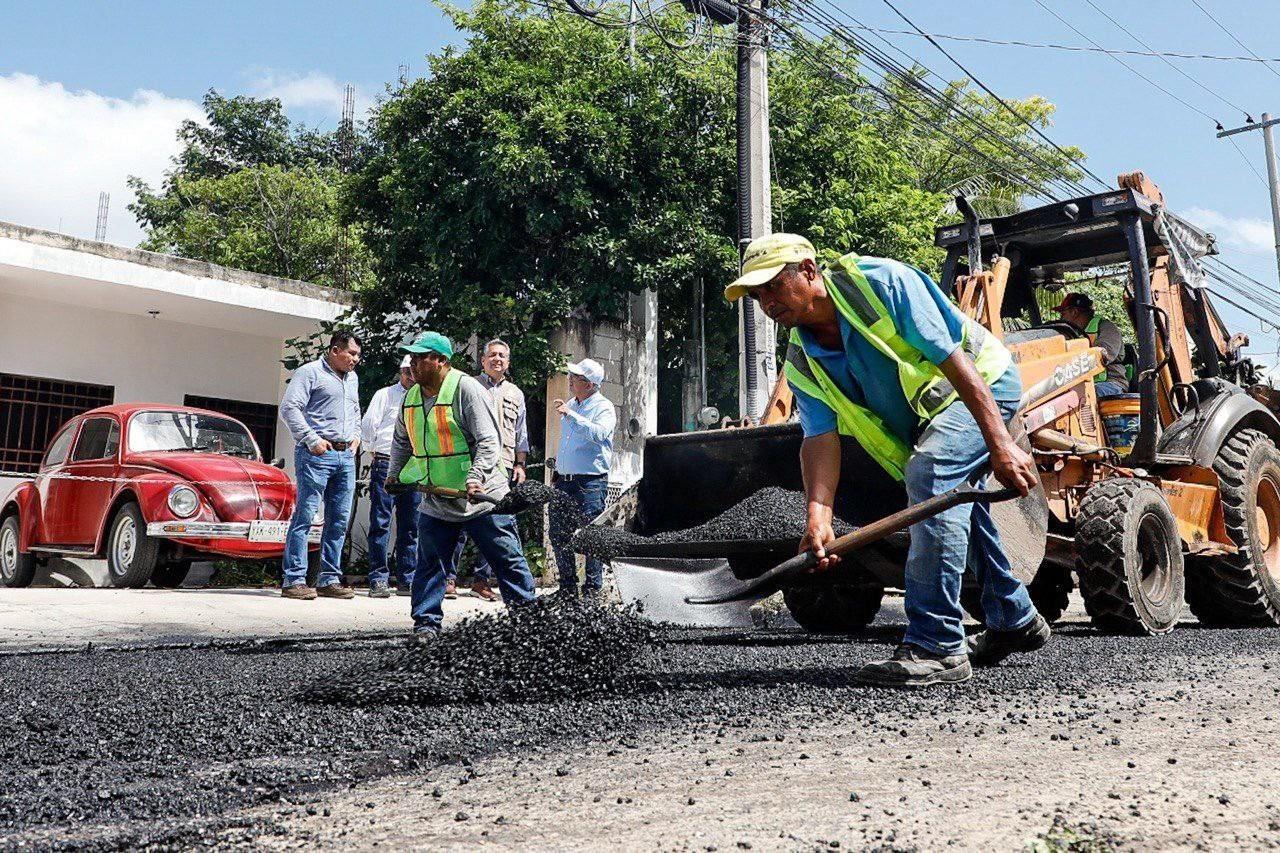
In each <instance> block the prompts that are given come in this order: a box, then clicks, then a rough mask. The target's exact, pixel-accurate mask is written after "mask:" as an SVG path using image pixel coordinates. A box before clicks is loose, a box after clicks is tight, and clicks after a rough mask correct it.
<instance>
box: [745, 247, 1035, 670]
mask: <svg viewBox="0 0 1280 853" xmlns="http://www.w3.org/2000/svg"><path fill="white" fill-rule="evenodd" d="M742 296H750V297H751V298H753V299H755V300H757V301H758V302H759V303H760V307H761V308H762V309H763V310H764V312H765V313H766V314H768V315H769V316H770V317H771V318H773V319H774V320H775V321H777V322H779V323H781V324H783V325H784V326H787V327H789V328H790V329H791V344H790V347H789V348H788V352H787V363H786V368H785V369H786V375H787V379H788V382H789V384H790V386H791V388H792V390H793V391H794V393H795V398H796V402H797V406H798V408H799V412H800V422H801V425H802V427H803V430H804V442H803V444H802V446H801V451H800V466H801V470H802V473H803V477H804V487H805V494H806V497H807V500H808V532H807V534H806V536H805V538H804V540H803V541H802V543H801V550H802V551H803V550H812V551H813V552H814V554H815V556H816V557H818V570H819V571H822V570H826V569H829V568H830V567H831V566H833V565H835V564H836V563H837V562H839V557H837V556H834V555H829V554H827V552H826V547H827V546H828V545H829V544H830V542H831V541H832V540H833V539H834V538H835V533H834V532H833V530H832V526H831V520H832V514H833V504H834V501H835V494H836V486H837V485H838V483H839V480H840V455H841V454H840V437H841V436H842V435H846V436H851V437H853V438H854V439H856V440H857V441H858V442H859V443H860V444H861V445H862V446H863V447H864V448H865V449H866V451H867V452H868V453H869V454H870V455H871V456H872V457H873V458H874V459H875V460H876V461H877V462H879V463H880V465H881V466H882V467H884V469H885V470H886V471H888V472H889V474H890V475H891V476H893V477H894V478H895V479H898V480H904V481H905V485H906V490H907V496H908V499H909V500H910V501H911V503H913V504H915V503H919V502H920V501H922V500H925V499H926V498H930V497H933V496H934V495H938V494H941V493H943V492H945V491H947V490H949V489H952V488H955V487H957V486H960V485H962V484H964V483H971V484H974V485H978V484H980V483H981V482H982V481H983V479H984V478H985V475H986V473H987V470H988V467H989V468H990V469H991V471H992V472H993V473H994V474H995V477H996V479H997V480H999V481H1000V482H1001V483H1002V484H1004V485H1005V486H1008V487H1012V488H1015V489H1017V490H1018V491H1019V492H1020V493H1021V494H1024V495H1025V494H1027V493H1028V492H1029V491H1030V490H1031V489H1033V488H1035V486H1036V484H1037V482H1038V480H1037V474H1036V469H1035V463H1034V462H1033V461H1032V458H1031V456H1030V454H1028V453H1026V452H1025V451H1023V450H1022V449H1021V448H1019V447H1018V446H1017V444H1016V443H1015V442H1014V440H1013V438H1012V437H1011V436H1010V435H1009V431H1008V429H1007V428H1006V427H1005V423H1006V422H1007V421H1008V420H1009V419H1010V418H1011V417H1012V416H1013V414H1014V412H1015V410H1016V409H1017V407H1018V400H1019V397H1020V395H1021V390H1022V389H1021V380H1020V379H1019V377H1018V371H1017V368H1016V367H1015V366H1014V365H1013V363H1012V360H1011V358H1010V355H1009V352H1008V350H1006V349H1005V348H1004V345H1003V344H1001V343H1000V341H999V340H997V339H996V338H995V336H993V335H991V334H989V333H987V331H986V330H985V329H984V328H982V327H981V326H979V325H978V324H977V323H975V322H973V321H972V320H970V319H968V318H966V317H965V316H964V315H963V314H961V313H960V311H959V309H957V308H956V307H955V305H953V304H952V303H951V302H950V301H948V300H947V298H946V297H945V296H944V295H943V293H942V291H941V289H939V287H938V286H937V284H935V283H934V282H933V281H932V280H931V279H930V278H929V277H928V276H926V275H925V274H924V273H922V272H920V271H919V270H917V269H914V268H912V267H909V266H907V265H905V264H902V263H898V262H897V261H892V260H886V259H883V258H866V257H859V256H858V255H854V254H849V255H845V256H844V257H842V258H840V259H839V260H837V261H836V262H835V263H834V264H831V265H830V266H829V267H822V268H820V267H819V266H818V264H817V261H816V256H815V252H814V249H813V246H812V245H811V244H810V243H809V241H808V240H806V239H805V238H803V237H800V236H797V235H795V234H771V235H769V236H766V237H760V238H757V239H756V240H753V241H752V242H751V244H750V245H749V246H748V247H747V251H746V254H745V255H744V257H743V266H742V275H741V276H740V277H739V278H738V279H737V280H736V281H734V282H733V283H732V284H730V285H729V286H728V287H727V288H725V298H726V299H728V300H729V301H730V302H733V301H735V300H737V299H739V298H741V297H742ZM971 547H972V548H975V549H977V550H976V552H975V554H974V557H975V559H974V560H973V564H974V565H975V566H976V570H977V572H978V579H979V581H980V582H981V585H982V602H983V608H984V612H985V614H986V620H987V630H986V631H984V632H983V633H981V634H979V635H978V636H977V637H975V638H974V640H973V641H972V643H971V644H970V645H966V642H965V634H964V627H963V622H964V612H963V611H962V610H961V607H960V586H961V581H962V576H963V574H964V570H965V566H966V562H967V557H968V556H969V551H970V548H971ZM905 586H906V610H907V620H908V626H907V631H906V635H905V637H904V638H903V641H902V643H901V645H899V646H898V648H897V650H896V651H895V652H894V653H893V656H892V657H891V658H890V659H888V660H884V661H878V662H875V663H870V664H867V665H866V666H864V667H862V669H861V670H859V671H858V673H857V674H856V676H855V677H856V679H857V680H858V681H860V682H862V683H869V684H881V685H888V686H901V687H918V686H924V685H929V684H937V683H945V682H957V681H965V680H967V679H968V678H970V677H971V675H972V672H971V669H970V661H971V660H972V662H973V663H975V664H978V665H983V664H988V665H989V664H994V663H997V662H999V661H1000V660H1002V659H1004V658H1005V657H1007V656H1008V655H1010V654H1012V653H1014V652H1019V651H1034V650H1035V649H1038V648H1040V647H1041V646H1043V645H1044V644H1045V643H1046V642H1047V641H1048V639H1049V633H1050V632H1049V625H1048V623H1047V622H1045V620H1044V619H1043V618H1041V616H1040V615H1039V614H1038V613H1037V612H1036V610H1035V608H1034V607H1033V606H1032V604H1031V598H1030V596H1029V595H1028V593H1027V590H1026V587H1025V586H1024V585H1023V584H1022V582H1021V581H1019V580H1018V579H1017V578H1016V577H1014V575H1013V573H1012V571H1011V569H1010V564H1009V559H1008V557H1006V556H1005V553H1004V551H1003V549H1002V548H1001V545H1000V539H999V535H998V533H997V531H996V527H995V524H994V522H993V521H992V519H991V515H990V513H989V511H988V509H987V506H986V504H985V503H977V504H969V505H964V506H960V507H956V508H954V509H950V510H947V511H945V512H942V513H939V514H938V515H936V516H934V517H932V518H930V519H927V520H925V521H922V522H920V523H918V524H915V525H913V526H912V527H911V547H910V550H909V552H908V555H907V563H906V584H905Z"/></svg>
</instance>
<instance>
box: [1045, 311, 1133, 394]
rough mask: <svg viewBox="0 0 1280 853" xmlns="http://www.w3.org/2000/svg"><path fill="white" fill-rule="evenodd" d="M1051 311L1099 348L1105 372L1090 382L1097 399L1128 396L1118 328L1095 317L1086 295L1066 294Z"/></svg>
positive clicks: (1122, 349) (1122, 346)
mask: <svg viewBox="0 0 1280 853" xmlns="http://www.w3.org/2000/svg"><path fill="white" fill-rule="evenodd" d="M1053 310H1055V311H1057V312H1058V316H1059V317H1061V318H1062V319H1063V320H1064V321H1065V322H1067V323H1070V324H1071V325H1072V326H1074V327H1075V328H1076V329H1078V330H1079V331H1080V332H1082V333H1083V334H1085V335H1087V336H1088V338H1089V343H1090V344H1091V345H1093V346H1095V347H1101V348H1102V353H1103V356H1102V363H1103V364H1104V365H1106V368H1107V371H1106V373H1099V374H1098V375H1097V376H1095V377H1094V378H1093V381H1094V387H1093V390H1094V391H1095V392H1096V393H1097V395H1098V397H1099V399H1101V398H1102V397H1114V396H1116V395H1117V394H1124V393H1125V392H1127V391H1128V390H1129V376H1128V374H1127V373H1126V372H1125V366H1124V362H1123V361H1122V359H1123V358H1124V338H1123V337H1121V336H1120V327H1119V326H1117V325H1116V324H1115V323H1113V322H1111V321H1110V320H1108V319H1106V318H1105V317H1099V316H1098V313H1097V312H1096V311H1094V309H1093V300H1092V299H1090V298H1089V294H1087V293H1068V294H1067V295H1066V296H1064V297H1062V302H1061V304H1059V305H1058V307H1057V308H1055V309H1053Z"/></svg>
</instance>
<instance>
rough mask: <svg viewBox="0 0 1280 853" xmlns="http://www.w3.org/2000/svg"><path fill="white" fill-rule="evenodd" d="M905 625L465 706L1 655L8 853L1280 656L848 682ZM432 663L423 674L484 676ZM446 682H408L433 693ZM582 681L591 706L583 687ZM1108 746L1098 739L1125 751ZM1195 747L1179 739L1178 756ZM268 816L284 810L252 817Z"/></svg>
mask: <svg viewBox="0 0 1280 853" xmlns="http://www.w3.org/2000/svg"><path fill="white" fill-rule="evenodd" d="M571 618H578V617H571ZM581 618H584V619H586V618H591V617H581ZM623 620H624V621H623V622H622V623H621V624H622V625H623V627H624V628H626V625H627V624H628V623H626V622H625V617H623ZM626 630H627V631H629V630H630V628H626ZM646 630H648V629H646ZM901 630H902V629H901V625H877V626H873V627H872V629H871V630H870V631H869V632H868V633H867V634H865V635H862V636H859V637H852V638H849V637H836V636H812V635H805V634H800V633H792V632H786V631H782V632H762V633H751V634H740V633H726V632H715V631H712V632H706V631H701V632H695V631H676V630H665V631H663V632H662V634H661V635H660V636H659V637H657V638H656V639H658V640H660V642H656V643H650V644H645V646H644V648H641V649H639V650H638V652H637V653H636V654H635V655H634V657H631V658H630V659H629V662H628V663H626V664H625V666H624V667H623V668H625V671H626V675H625V677H622V676H621V675H620V674H619V672H614V671H606V670H605V667H606V666H611V665H612V663H613V662H612V661H611V660H610V659H609V658H608V657H607V656H605V657H593V656H592V655H589V654H588V655H585V656H584V657H583V658H582V665H583V666H584V667H585V671H584V672H579V673H574V674H573V675H572V676H571V678H570V680H569V681H568V682H566V681H563V680H562V681H561V682H559V683H558V684H556V683H552V685H551V686H550V688H549V689H548V691H547V693H546V695H545V696H539V694H538V692H537V689H536V687H537V685H536V684H534V683H528V684H525V685H524V686H522V687H521V689H520V690H519V691H517V694H518V696H519V698H514V699H513V698H510V696H505V695H497V694H495V693H494V692H490V693H488V694H486V695H485V696H484V697H483V698H482V699H480V700H476V701H470V700H469V702H468V704H457V702H452V701H451V702H449V703H444V704H435V703H433V702H428V703H425V704H424V703H423V702H422V701H418V700H419V699H421V697H420V696H416V695H415V696H410V697H408V698H409V699H410V701H407V702H398V701H394V697H393V696H390V695H382V696H380V703H379V704H376V705H369V704H361V703H358V702H357V703H337V704H335V703H330V702H321V701H315V697H314V696H313V697H312V698H310V699H303V698H300V696H299V693H300V691H306V690H307V689H308V688H310V687H313V686H314V685H315V684H317V683H318V682H319V683H323V682H324V681H325V680H327V679H334V680H335V681H339V682H340V681H342V679H344V678H346V677H348V676H349V674H350V673H352V672H359V671H361V670H362V669H365V670H368V671H371V672H375V671H380V672H384V673H385V672H386V670H385V665H386V661H387V656H388V649H387V648H386V646H385V641H383V642H382V643H380V644H379V645H360V644H352V645H350V646H347V647H340V648H335V647H334V646H333V644H329V645H328V646H327V647H325V648H323V650H314V651H313V650H310V649H309V648H308V647H307V646H306V645H305V644H299V645H293V646H289V647H283V648H273V647H269V646H268V647H263V648H260V649H255V648H253V647H250V648H244V649H166V650H155V649H152V650H140V651H120V652H110V651H84V652H76V653H67V654H45V655H25V656H24V655H17V656H13V655H11V656H3V657H0V707H2V708H4V709H5V721H6V723H5V733H4V737H3V738H0V849H17V848H19V846H24V847H25V848H26V849H49V848H55V847H60V848H63V849H76V848H83V849H126V848H129V849H133V848H142V847H158V848H183V849H185V848H190V847H198V846H202V845H209V846H223V847H225V846H230V845H234V844H245V845H252V844H253V839H254V838H259V837H261V836H262V834H264V833H266V834H270V833H276V832H285V831H286V830H285V829H284V821H286V820H287V816H288V815H289V814H291V813H296V812H297V811H300V810H304V809H305V810H312V809H316V808H327V807H325V806H323V804H320V802H319V801H320V798H321V797H322V796H323V795H324V793H325V792H326V791H330V790H335V789H345V788H351V787H356V788H358V786H359V785H360V784H361V783H362V782H364V781H366V780H370V779H372V778H376V777H380V776H386V775H391V774H403V775H404V777H405V778H406V779H409V780H417V783H419V784H422V785H430V784H433V783H432V782H431V780H432V779H442V778H458V779H466V778H467V777H468V776H469V775H472V774H475V773H477V772H479V771H478V770H477V766H482V765H478V764H477V763H478V762H479V761H480V759H482V758H484V757H485V756H487V755H494V754H502V755H522V754H528V755H545V754H548V753H554V754H560V753H561V752H562V751H563V752H566V753H567V752H569V751H572V750H573V749H574V748H575V745H578V746H582V745H594V746H599V745H608V746H609V747H610V749H609V754H610V755H615V754H616V755H617V759H616V760H618V761H624V762H625V761H630V762H636V761H637V760H638V759H639V758H640V757H641V754H640V753H639V752H638V750H639V751H644V750H648V751H650V752H652V751H655V750H662V749H669V748H677V747H676V746H675V744H676V743H677V741H678V740H679V739H680V738H686V737H687V736H688V735H690V734H691V733H692V734H695V735H701V736H705V737H707V738H715V739H718V740H723V741H725V742H728V743H732V742H734V741H735V740H736V741H738V742H743V743H745V742H749V741H752V740H759V739H762V738H775V737H776V738H782V737H791V736H793V735H794V733H795V732H797V731H803V729H804V727H806V726H809V725H829V726H839V727H841V728H842V729H843V730H845V731H848V732H849V737H850V738H852V739H875V740H880V741H884V742H886V743H890V744H892V743H895V742H897V740H896V739H897V738H898V737H899V731H898V730H899V728H900V727H901V721H902V720H906V719H911V720H922V719H926V720H936V721H937V724H938V727H939V729H940V730H941V729H944V728H946V726H947V720H948V717H949V715H954V714H956V713H958V712H960V711H968V712H973V714H976V715H978V716H979V717H981V718H982V719H989V720H990V726H989V727H986V726H982V727H979V728H978V729H975V730H974V731H973V732H971V734H972V737H973V747H974V748H975V749H977V748H981V746H982V739H983V738H984V737H986V736H995V732H997V731H998V730H999V728H1000V727H1002V726H1006V725H1008V726H1013V725H1017V724H1018V723H1019V721H1020V720H1022V721H1025V720H1026V719H1028V718H1029V717H1032V718H1039V717H1042V716H1044V717H1047V716H1050V715H1052V716H1054V717H1055V718H1056V717H1057V716H1058V715H1067V716H1069V717H1070V718H1071V719H1077V718H1079V719H1082V720H1087V719H1090V716H1089V715H1094V717H1095V718H1096V715H1098V714H1100V713H1101V711H1100V709H1101V708H1103V707H1112V705H1113V704H1114V702H1115V701H1116V699H1117V697H1120V698H1125V697H1128V699H1129V701H1130V704H1131V705H1132V708H1133V713H1134V714H1149V713H1151V708H1150V707H1144V706H1146V705H1148V702H1150V703H1158V702H1162V701H1173V700H1170V699H1169V698H1168V696H1167V694H1169V692H1170V691H1168V690H1167V689H1166V688H1167V682H1168V680H1169V679H1173V678H1176V679H1178V680H1179V683H1180V684H1195V683H1197V682H1199V683H1208V682H1212V683H1215V684H1219V685H1227V686H1228V687H1227V689H1230V687H1229V685H1231V683H1232V679H1233V678H1239V677H1240V675H1239V673H1236V672H1233V670H1235V669H1236V668H1237V667H1240V666H1242V665H1244V664H1242V663H1241V662H1247V665H1248V666H1250V667H1252V668H1253V669H1252V670H1251V671H1256V667H1257V665H1258V664H1257V662H1258V660H1259V659H1260V658H1261V659H1263V660H1268V659H1271V660H1274V659H1275V658H1276V657H1277V655H1278V654H1280V631H1276V630H1274V629H1271V630H1267V629H1256V630H1254V629H1249V630H1206V629H1199V630H1198V629H1195V628H1185V627H1184V628H1181V629H1179V630H1178V631H1175V632H1173V633H1172V634H1170V635H1167V636H1162V637H1153V638H1132V637H1107V636H1101V635H1099V634H1097V633H1095V632H1094V631H1093V630H1092V629H1090V628H1087V627H1084V626H1070V627H1068V628H1067V629H1065V630H1063V631H1061V632H1060V633H1059V634H1058V635H1056V636H1055V637H1054V639H1053V640H1052V641H1051V643H1050V644H1049V646H1048V647H1047V648H1045V649H1044V650H1043V651H1042V652H1040V653H1038V654H1037V655H1035V656H1033V657H1026V658H1023V659H1016V658H1015V659H1012V660H1010V661H1008V662H1007V663H1006V664H1005V665H1003V666H1001V667H998V668H996V669H992V670H985V671H981V672H979V673H978V674H977V675H976V676H975V678H974V680H973V681H971V682H969V683H967V684H964V685H959V686H955V687H948V688H942V689H936V690H929V691H924V692H919V693H903V692H898V691H891V690H881V689H875V688H867V687H857V686H853V685H851V683H850V678H849V676H850V673H851V672H852V671H853V670H854V669H855V668H857V667H858V666H860V665H861V664H863V663H865V662H867V661H868V660H871V659H874V658H876V657H880V656H883V655H884V654H886V653H887V652H888V651H889V650H890V649H891V648H892V644H893V643H894V642H896V641H897V640H898V639H899V638H900V636H901ZM571 633H572V632H571ZM447 634H448V632H446V635H447ZM488 636H489V637H490V638H492V639H499V638H501V637H503V636H508V635H504V634H503V633H502V632H500V631H494V632H493V633H492V634H490V635H488ZM509 636H512V637H519V636H521V635H520V634H519V632H513V633H511V634H510V635H509ZM626 636H631V635H630V634H627V635H626ZM584 639H585V638H584V637H582V636H581V635H579V636H577V637H576V638H575V637H573V636H562V637H560V638H559V639H558V640H557V641H564V642H582V641H584ZM608 639H609V637H608V636H606V635H603V634H602V635H600V636H599V637H598V638H597V641H598V642H608ZM445 642H448V641H447V639H446V641H445ZM428 648H429V647H428ZM439 648H441V649H443V648H445V647H444V646H443V645H442V646H441V647H439ZM391 651H392V653H393V654H394V653H395V652H396V650H394V649H393V650H391ZM463 651H464V650H461V649H460V650H459V651H458V653H459V654H461V653H462V652H463ZM470 651H471V652H476V651H477V650H476V649H474V648H473V649H471V650H470ZM501 651H502V650H498V651H497V652H495V654H501ZM542 651H548V650H547V649H546V648H545V646H544V647H542ZM626 651H627V652H628V653H629V652H630V649H628V650H626ZM407 654H410V655H412V654H415V653H413V652H408V653H407ZM416 654H417V655H419V657H418V658H417V659H418V661H419V662H420V663H421V664H423V665H426V664H427V662H428V661H431V662H434V663H436V664H438V665H440V666H446V665H449V664H450V663H452V665H453V666H457V667H465V666H466V664H465V662H459V661H457V660H456V659H454V658H449V659H446V658H444V657H443V656H440V657H433V656H432V655H433V653H432V652H430V651H423V652H417V653H416ZM486 660H491V658H486ZM562 660H563V659H562ZM430 677H431V673H429V672H426V671H422V670H421V669H419V670H415V671H412V672H409V673H407V674H406V678H407V679H408V680H409V681H410V682H412V683H417V684H421V683H422V682H423V680H424V679H429V678H430ZM439 678H440V680H441V683H446V682H448V681H449V679H450V678H452V676H450V675H448V674H445V673H439ZM455 683H456V682H455ZM568 683H572V684H574V685H576V687H575V689H576V690H580V694H574V693H572V692H571V691H566V690H565V685H566V684H568ZM502 692H503V691H498V693H502ZM1178 693H1179V694H1181V690H1179V691H1178ZM437 698H438V697H437ZM472 699H475V697H472ZM1066 718H1067V717H1065V716H1064V717H1063V719H1066ZM1108 725H1110V723H1109V722H1108ZM903 733H905V730H903ZM1047 736H1048V735H1046V737H1047ZM1108 738H1110V733H1109V732H1107V733H1106V734H1105V735H1101V734H1100V735H1099V737H1098V739H1097V744H1086V746H1087V748H1099V749H1103V748H1106V749H1116V750H1122V749H1123V748H1124V747H1123V746H1108V745H1107V743H1108V742H1109V741H1108V740H1107V739H1108ZM1177 749H1178V747H1177V744H1176V743H1171V744H1170V747H1169V752H1170V757H1176V753H1177ZM411 784H412V783H411ZM255 806H266V808H257V809H253V810H252V811H246V810H247V809H250V808H251V807H255ZM372 816H373V815H372V814H371V813H370V814H366V813H365V812H364V811H363V810H361V812H360V814H358V815H357V814H346V815H343V814H334V815H333V818H334V819H335V820H338V819H348V818H350V819H353V820H354V819H355V818H357V817H359V818H361V820H367V819H368V818H370V817H372Z"/></svg>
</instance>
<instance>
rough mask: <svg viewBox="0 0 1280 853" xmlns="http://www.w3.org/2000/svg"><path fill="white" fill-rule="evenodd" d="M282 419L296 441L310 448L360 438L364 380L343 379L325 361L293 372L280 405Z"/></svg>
mask: <svg viewBox="0 0 1280 853" xmlns="http://www.w3.org/2000/svg"><path fill="white" fill-rule="evenodd" d="M280 417H281V419H282V420H283V421H284V423H285V426H287V427H289V432H290V433H292V434H293V440H294V441H295V442H297V443H298V444H302V445H305V446H307V447H314V446H315V445H316V444H317V443H318V442H319V441H320V440H321V439H324V440H325V441H355V440H356V439H357V438H359V437H360V380H359V379H357V378H356V372H355V371H354V370H349V371H347V375H346V376H339V375H338V374H337V372H336V371H335V370H334V369H333V368H332V367H330V366H329V362H328V361H326V360H325V359H324V358H323V357H321V358H318V359H316V360H315V361H311V362H308V363H306V364H304V365H302V366H301V367H299V368H298V369H297V370H295V371H294V372H293V378H291V379H290V380H289V384H288V386H287V387H286V388H285V391H284V399H283V400H281V401H280Z"/></svg>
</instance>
